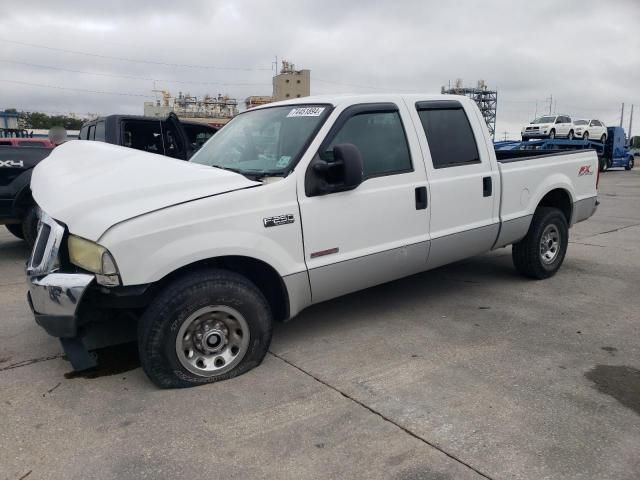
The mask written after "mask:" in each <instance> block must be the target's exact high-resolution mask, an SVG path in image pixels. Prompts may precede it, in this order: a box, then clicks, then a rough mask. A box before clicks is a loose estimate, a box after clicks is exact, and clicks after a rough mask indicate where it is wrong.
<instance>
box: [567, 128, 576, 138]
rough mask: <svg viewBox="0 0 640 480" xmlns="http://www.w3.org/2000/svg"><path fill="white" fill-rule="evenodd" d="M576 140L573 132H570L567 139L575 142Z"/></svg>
mask: <svg viewBox="0 0 640 480" xmlns="http://www.w3.org/2000/svg"><path fill="white" fill-rule="evenodd" d="M574 138H575V134H574V133H573V130H569V135H567V139H568V140H573V139H574Z"/></svg>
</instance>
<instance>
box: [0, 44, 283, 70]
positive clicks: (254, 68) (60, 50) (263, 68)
mask: <svg viewBox="0 0 640 480" xmlns="http://www.w3.org/2000/svg"><path fill="white" fill-rule="evenodd" d="M0 42H5V43H12V44H14V45H22V46H24V47H30V48H42V49H44V50H53V51H56V52H64V53H73V54H75V55H84V56H87V57H97V58H106V59H109V60H119V61H121V62H130V63H145V64H148V65H162V66H167V67H184V68H199V69H204V70H240V71H254V70H269V71H270V70H271V67H268V68H267V67H218V66H216V65H192V64H187V63H169V62H159V61H155V60H139V59H135V58H126V57H116V56H113V55H102V54H99V53H91V52H82V51H79V50H69V49H66V48H58V47H50V46H48V45H37V44H35V43H27V42H19V41H17V40H8V39H6V38H0Z"/></svg>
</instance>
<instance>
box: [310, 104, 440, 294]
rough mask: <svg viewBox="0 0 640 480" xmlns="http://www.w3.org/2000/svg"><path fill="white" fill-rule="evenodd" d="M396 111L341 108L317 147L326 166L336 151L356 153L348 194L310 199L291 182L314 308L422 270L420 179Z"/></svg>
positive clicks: (424, 241) (416, 152)
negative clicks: (354, 182) (356, 174)
mask: <svg viewBox="0 0 640 480" xmlns="http://www.w3.org/2000/svg"><path fill="white" fill-rule="evenodd" d="M399 105H400V108H399V106H398V104H396V103H375V104H359V105H353V106H350V107H347V108H346V109H344V110H343V111H342V113H341V114H340V115H339V116H338V117H337V119H336V121H335V122H334V124H333V126H332V127H331V129H330V130H329V132H328V134H327V136H326V137H325V139H324V140H323V142H322V144H321V145H320V148H319V150H318V152H317V155H319V157H320V158H321V159H322V160H324V161H326V162H329V163H330V164H331V163H332V162H333V161H334V159H333V148H334V146H335V145H341V144H353V145H355V146H356V147H357V148H358V149H359V151H360V153H361V155H362V159H363V182H362V183H361V184H360V185H359V186H357V187H356V188H355V189H353V190H349V191H341V192H334V193H327V194H324V195H314V194H313V193H312V192H310V191H308V189H305V182H304V178H299V180H298V202H299V205H300V213H301V217H302V227H303V236H304V252H305V261H306V264H307V268H308V271H309V280H310V283H311V294H312V301H313V303H317V302H321V301H324V300H328V299H330V298H333V297H337V296H339V295H343V294H346V293H349V292H352V291H356V290H359V289H362V288H367V287H370V286H373V285H376V284H379V283H384V282H387V281H390V280H394V279H396V278H400V277H403V276H406V275H410V274H413V273H416V272H419V271H422V270H424V269H425V268H426V260H427V256H428V249H429V243H428V239H429V235H428V225H429V208H428V205H427V196H426V193H427V179H426V174H425V169H424V162H423V160H422V156H421V154H420V148H419V145H418V143H417V139H416V136H415V131H412V128H411V127H412V125H411V121H410V119H409V117H408V111H407V110H406V107H405V106H404V104H401V103H400V104H399ZM407 120H408V122H407ZM310 168H313V165H311V166H308V167H307V173H308V169H310ZM300 177H303V176H302V175H301V176H300Z"/></svg>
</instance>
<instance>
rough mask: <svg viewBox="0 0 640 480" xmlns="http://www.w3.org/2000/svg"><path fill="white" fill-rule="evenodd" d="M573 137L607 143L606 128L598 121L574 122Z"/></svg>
mask: <svg viewBox="0 0 640 480" xmlns="http://www.w3.org/2000/svg"><path fill="white" fill-rule="evenodd" d="M573 125H574V130H575V135H576V137H578V138H582V139H583V140H589V139H591V140H596V141H600V142H602V143H604V142H606V141H607V127H606V126H605V124H604V122H601V121H600V120H596V119H591V120H574V122H573Z"/></svg>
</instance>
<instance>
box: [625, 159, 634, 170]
mask: <svg viewBox="0 0 640 480" xmlns="http://www.w3.org/2000/svg"><path fill="white" fill-rule="evenodd" d="M633 165H634V160H633V157H631V158H630V159H629V163H627V166H626V167H624V169H625V170H631V169H632V168H633Z"/></svg>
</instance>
